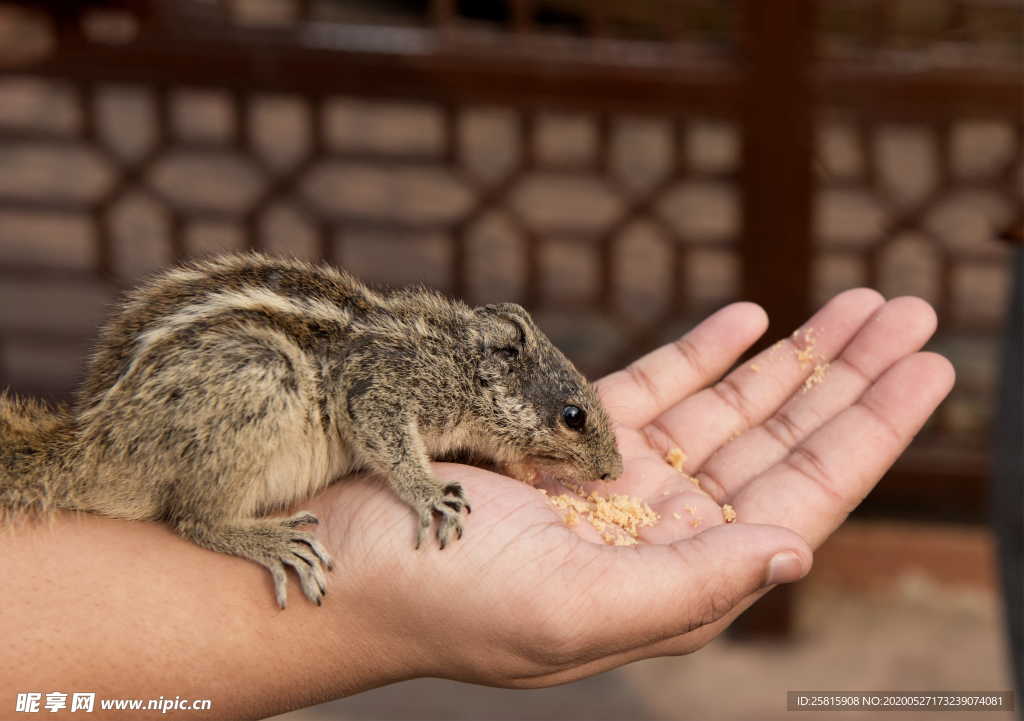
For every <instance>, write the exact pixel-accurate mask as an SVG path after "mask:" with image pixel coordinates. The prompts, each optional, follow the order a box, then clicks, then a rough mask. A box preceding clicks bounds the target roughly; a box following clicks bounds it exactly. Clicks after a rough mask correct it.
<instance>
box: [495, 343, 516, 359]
mask: <svg viewBox="0 0 1024 721" xmlns="http://www.w3.org/2000/svg"><path fill="white" fill-rule="evenodd" d="M494 354H495V355H497V356H498V357H500V358H502V359H504V360H508V361H510V360H515V359H516V357H517V356H518V355H519V351H518V350H516V349H515V348H513V347H512V346H506V347H505V348H498V349H497V350H496V351H494Z"/></svg>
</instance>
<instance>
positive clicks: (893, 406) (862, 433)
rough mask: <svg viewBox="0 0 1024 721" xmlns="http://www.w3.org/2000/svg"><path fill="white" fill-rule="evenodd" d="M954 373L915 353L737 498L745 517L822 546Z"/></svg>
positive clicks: (920, 422) (904, 443) (944, 362)
mask: <svg viewBox="0 0 1024 721" xmlns="http://www.w3.org/2000/svg"><path fill="white" fill-rule="evenodd" d="M953 379H954V372H953V367H952V366H951V365H950V363H949V361H947V360H946V359H945V358H943V357H942V356H939V355H936V354H934V353H915V354H914V355H912V356H908V357H906V358H904V359H902V360H900V361H898V362H897V363H896V364H895V365H893V366H892V367H891V368H890V369H888V370H887V371H885V372H884V373H883V374H882V376H881V377H880V378H879V379H878V380H877V381H876V382H875V383H874V384H873V385H872V386H871V387H870V388H869V389H868V390H867V391H866V392H865V393H864V394H863V396H861V398H860V399H859V400H858V401H857V402H856V403H855V404H854V405H852V406H850V407H849V408H847V409H846V410H844V411H842V412H841V413H839V414H838V415H837V416H836V417H835V418H833V419H832V420H830V421H829V422H828V423H826V424H825V425H824V426H822V427H821V428H819V429H818V430H817V431H815V432H814V433H812V434H811V435H810V436H808V437H807V438H806V439H805V440H804V441H803V442H802V443H801V444H800V445H799V446H797V447H796V448H795V449H794V450H793V451H792V452H791V453H790V454H788V455H787V456H786V458H784V459H783V460H782V461H780V462H779V463H777V464H776V465H775V466H773V467H772V468H770V469H768V470H767V471H765V472H764V473H762V474H761V475H759V476H758V477H757V478H754V479H753V480H751V481H750V482H749V483H748V484H747V485H746V486H745V487H744V488H743V489H742V490H741V491H740V492H739V493H738V494H737V495H736V497H735V498H734V500H733V503H734V505H735V507H736V511H737V513H738V514H739V518H740V519H741V520H743V521H745V522H749V523H774V524H778V525H781V526H785V527H786V528H791V529H793V530H794V531H796V532H797V533H799V534H800V535H801V536H803V537H804V538H806V539H807V540H808V542H809V543H810V544H811V545H812V546H815V547H816V546H817V545H819V544H820V543H821V542H822V541H823V540H824V539H825V538H827V537H828V535H829V534H830V533H831V532H832V531H833V530H835V528H836V527H838V526H839V524H840V523H842V521H843V519H845V518H846V516H847V514H849V512H850V511H851V510H853V509H854V508H855V507H856V506H857V504H859V503H860V502H861V500H862V499H863V498H864V496H866V495H867V494H868V492H869V491H870V490H871V489H872V488H873V487H874V486H875V484H876V483H877V482H878V480H879V479H880V478H881V477H882V474H883V473H885V471H886V470H887V469H888V468H889V467H890V466H891V465H892V464H893V462H894V461H895V460H896V458H897V457H898V456H899V454H900V453H902V452H903V450H904V449H905V448H906V447H907V445H908V444H909V443H910V441H911V439H912V438H913V437H914V435H915V434H916V433H917V431H918V430H920V428H921V426H923V425H924V422H925V421H926V420H927V419H928V416H929V415H931V413H932V411H934V410H935V408H936V407H937V406H938V405H939V403H940V402H941V401H942V399H943V398H945V397H946V395H947V394H948V393H949V391H950V389H951V388H952V386H953Z"/></svg>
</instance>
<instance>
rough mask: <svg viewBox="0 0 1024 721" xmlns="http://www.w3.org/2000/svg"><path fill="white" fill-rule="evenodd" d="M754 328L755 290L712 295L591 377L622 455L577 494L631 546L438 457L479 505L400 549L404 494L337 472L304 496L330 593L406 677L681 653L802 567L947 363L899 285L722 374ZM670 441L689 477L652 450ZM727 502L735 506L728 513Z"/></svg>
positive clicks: (544, 674)
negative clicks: (655, 341) (699, 313)
mask: <svg viewBox="0 0 1024 721" xmlns="http://www.w3.org/2000/svg"><path fill="white" fill-rule="evenodd" d="M766 325H767V319H766V317H765V314H764V312H763V311H762V310H761V309H760V308H758V307H757V306H754V305H751V304H746V303H739V304H735V305H732V306H729V307H727V308H725V309H723V310H721V311H719V312H718V313H716V314H715V315H713V316H711V317H710V318H708V319H707V320H706V321H704V322H703V323H702V324H701V325H699V326H698V327H697V328H695V329H694V330H693V331H691V332H690V333H689V334H688V335H686V336H685V337H684V338H682V339H680V340H678V341H676V342H675V343H673V344H670V345H667V346H664V347H662V348H660V349H658V350H656V351H654V352H652V353H651V354H649V355H647V356H645V357H644V358H641V359H639V360H638V361H636V362H635V363H633V364H632V365H631V366H630V367H629V368H627V369H625V370H622V371H618V372H616V373H613V374H612V375H610V376H608V377H606V378H604V379H602V380H601V381H600V382H599V383H598V388H599V392H600V394H601V396H602V399H603V401H604V403H605V405H606V407H607V409H608V411H609V414H610V416H611V417H612V419H613V422H614V423H615V424H616V432H617V436H618V441H619V447H620V450H621V451H622V455H623V458H624V461H625V473H624V474H623V476H622V478H620V479H619V480H618V481H615V482H614V483H612V484H601V483H597V484H594V485H593V487H592V490H595V491H597V492H599V493H601V494H605V493H623V494H628V495H631V496H635V497H640V498H642V499H644V500H645V501H646V502H647V503H648V504H650V506H651V507H652V508H654V509H655V510H656V511H657V512H658V513H659V514H660V516H661V520H660V521H659V522H658V523H657V524H656V525H655V526H653V527H649V528H644V529H642V530H641V533H640V543H639V544H637V545H635V546H629V547H619V546H610V545H607V544H605V543H604V541H603V540H602V539H601V536H600V535H599V534H598V533H597V532H596V531H595V530H594V529H593V528H592V527H591V526H589V525H588V524H586V523H583V522H581V523H580V524H578V525H576V526H574V527H573V528H571V529H570V528H568V527H567V526H566V525H565V524H564V523H563V522H562V517H561V515H560V514H559V513H558V512H557V511H556V510H555V509H553V508H552V507H551V506H550V504H549V503H548V502H547V500H546V499H545V497H544V496H543V495H542V494H540V493H538V491H537V490H536V489H534V488H531V487H529V486H526V485H524V484H522V483H519V482H518V481H515V480H513V479H510V478H507V477H504V476H500V475H497V474H494V473H489V472H487V471H484V470H481V469H478V468H473V467H470V466H462V465H453V464H437V465H436V466H435V472H436V473H437V475H438V477H440V478H444V479H448V480H453V481H458V482H460V483H462V484H463V485H464V487H465V488H466V490H467V492H468V495H469V497H470V499H471V501H472V504H473V509H474V510H473V513H472V515H471V516H469V517H468V518H467V519H466V535H465V538H463V539H462V541H461V542H459V543H456V544H454V545H453V546H450V547H449V548H448V549H446V550H444V551H441V550H440V549H438V548H436V547H433V546H431V547H429V548H424V549H421V550H420V551H414V550H413V549H412V540H413V534H414V531H415V529H414V522H413V519H412V517H411V515H410V512H409V511H408V509H407V508H405V507H404V506H403V505H402V504H401V503H400V502H399V501H398V500H397V499H395V498H394V497H393V495H392V494H390V493H388V492H386V490H385V489H383V488H382V484H381V483H380V482H379V480H374V479H354V480H351V481H345V482H343V483H339V484H336V485H334V486H332V487H331V488H330V489H328V490H327V491H326V492H324V493H323V494H321V496H320V497H318V498H317V499H316V500H315V501H314V503H313V504H312V506H313V508H312V510H314V511H316V512H318V513H319V515H320V517H321V519H322V521H323V523H322V525H321V527H320V529H319V533H320V535H321V536H322V537H323V538H324V539H325V540H326V541H327V543H328V544H329V547H330V548H331V550H332V552H333V553H334V554H335V558H336V560H337V566H336V571H335V573H334V574H333V578H331V579H330V593H331V594H332V596H333V595H335V594H336V593H337V594H346V593H352V594H353V599H352V600H353V602H355V603H358V604H362V605H364V606H365V607H367V608H370V609H372V610H373V614H372V615H373V618H375V619H376V618H384V619H387V620H388V624H387V628H388V632H389V633H392V634H397V635H399V637H402V638H404V639H407V641H406V643H407V644H408V645H409V646H410V647H411V653H410V657H411V658H413V659H416V660H415V661H414V662H413V663H412V665H411V666H410V668H409V675H433V676H445V677H450V678H456V679H460V680H467V681H477V682H484V683H491V684H498V685H507V686H540V685H548V684H553V683H559V682H564V681H568V680H572V679H575V678H579V677H582V676H586V675H590V674H592V673H597V672H599V671H603V670H607V669H609V668H613V667H615V666H618V665H621V664H623V663H627V662H629V661H632V660H636V659H641V658H647V657H651V656H658V655H666V654H680V653H687V652H690V651H693V650H696V649H697V648H699V647H700V646H702V645H704V644H705V643H707V642H708V641H709V640H711V639H712V638H714V637H715V636H716V635H717V634H719V633H720V632H721V631H722V630H723V629H724V628H725V627H726V626H727V625H728V623H729V622H731V620H732V619H734V618H735V617H736V616H737V615H738V614H739V613H741V612H742V611H743V610H744V609H745V608H746V607H748V606H749V605H750V604H751V603H753V602H754V601H755V600H756V599H757V597H759V595H760V594H761V593H763V592H764V591H765V590H766V589H767V588H768V587H770V585H772V584H773V583H777V582H786V581H793V580H796V579H797V578H799V577H801V576H803V575H804V574H805V573H806V572H807V570H809V568H810V563H811V549H812V548H816V547H817V546H818V545H820V544H821V543H822V542H823V541H824V540H825V539H826V538H827V537H828V535H829V534H831V533H832V531H834V530H835V529H836V527H838V526H839V524H840V523H842V521H843V520H844V519H845V517H846V515H847V514H848V513H849V512H850V511H851V510H852V509H853V508H855V507H856V506H857V504H858V503H859V502H860V501H861V500H862V499H863V497H864V496H865V495H866V494H867V493H868V492H869V491H870V490H871V488H872V487H873V486H874V485H875V484H876V483H877V482H878V480H879V479H880V478H881V477H882V475H883V473H884V472H885V471H886V469H888V468H889V466H890V465H891V464H892V463H893V461H894V460H895V459H896V457H897V456H898V455H899V454H900V452H901V451H902V450H903V448H904V447H905V446H906V445H907V443H909V441H910V439H911V438H912V437H913V435H914V434H915V433H916V432H917V431H918V429H919V428H920V427H921V426H922V425H923V423H924V421H925V420H926V419H927V417H928V416H929V415H930V414H931V412H932V411H933V410H934V408H935V407H936V405H938V403H939V402H940V401H941V400H942V398H943V397H945V395H946V394H947V393H948V392H949V389H950V388H951V386H952V382H953V373H952V368H951V367H950V365H949V363H948V362H947V361H946V360H945V359H943V358H941V357H939V356H936V355H934V354H930V353H918V352H917V351H918V350H919V349H920V348H921V347H922V346H923V345H924V343H925V342H926V341H927V339H928V338H929V337H930V336H931V334H932V333H933V332H934V329H935V316H934V313H933V312H932V310H931V308H930V307H929V306H928V305H927V304H925V303H924V302H923V301H920V300H917V299H914V298H899V299H895V300H893V301H890V302H888V303H886V302H885V301H884V299H882V298H881V296H879V295H878V294H877V293H875V292H874V291H870V290H864V289H861V290H855V291H848V292H846V293H843V294H841V295H839V296H837V297H836V298H834V299H833V300H832V301H831V302H830V303H828V304H827V305H826V306H825V307H824V308H822V309H821V311H819V312H818V313H817V314H816V315H815V316H814V317H812V318H811V319H810V320H809V321H808V323H807V324H805V325H804V326H803V327H802V328H801V329H799V330H798V332H797V333H795V334H794V336H791V337H789V338H787V339H785V340H783V341H781V342H780V343H779V344H777V345H776V346H774V347H772V348H771V349H769V350H767V351H765V352H763V353H762V354H760V355H759V356H758V357H756V358H754V359H753V360H751V361H750V362H748V363H745V364H743V365H742V366H740V367H738V368H736V369H735V370H733V371H732V372H731V373H729V374H728V375H726V376H725V377H724V378H722V375H723V374H724V373H725V372H726V371H728V370H729V368H731V367H732V366H733V365H734V364H735V363H736V361H737V359H738V358H739V357H740V356H741V354H742V353H743V352H744V351H745V350H746V349H747V348H748V347H749V346H750V345H751V344H752V343H753V342H754V341H755V340H756V339H757V338H758V337H760V335H761V334H762V333H763V332H764V330H765V328H766ZM826 364H827V365H826ZM720 379H721V380H720ZM808 379H810V380H808ZM672 448H680V449H682V450H683V451H684V452H685V454H686V460H685V472H686V474H689V475H692V476H693V477H695V478H696V479H697V480H698V481H699V482H700V488H698V487H697V485H695V484H694V483H693V481H692V480H691V479H690V478H689V477H688V476H687V475H682V474H680V473H678V472H676V471H675V470H674V469H673V468H672V467H671V466H670V465H669V464H668V463H666V461H665V455H666V453H667V452H668V451H669V450H670V449H672ZM555 492H565V491H564V490H556V491H555ZM724 503H729V504H731V505H733V506H734V507H735V510H736V513H737V515H738V522H737V523H734V524H728V525H726V524H724V523H723V519H722V512H721V509H720V506H719V504H724ZM773 559H774V560H773ZM353 579H358V582H356V581H354V580H353ZM327 603H328V604H330V603H331V598H330V597H329V598H328V599H327Z"/></svg>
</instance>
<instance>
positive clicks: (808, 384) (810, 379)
mask: <svg viewBox="0 0 1024 721" xmlns="http://www.w3.org/2000/svg"><path fill="white" fill-rule="evenodd" d="M828 367H829V364H828V363H819V364H818V365H816V366H814V372H812V373H811V374H810V375H809V376H807V380H805V381H804V385H803V391H802V392H804V393H806V392H807V391H809V390H811V388H814V386H816V385H818V384H819V383H821V382H822V381H823V380H825V373H827V372H828Z"/></svg>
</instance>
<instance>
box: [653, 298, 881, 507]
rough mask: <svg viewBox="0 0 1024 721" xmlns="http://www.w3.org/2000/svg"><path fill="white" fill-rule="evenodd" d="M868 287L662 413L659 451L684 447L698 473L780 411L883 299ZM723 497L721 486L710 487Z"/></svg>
mask: <svg viewBox="0 0 1024 721" xmlns="http://www.w3.org/2000/svg"><path fill="white" fill-rule="evenodd" d="M884 302H885V301H884V299H883V298H882V296H881V295H879V294H878V293H877V292H875V291H873V290H869V289H867V288H858V289H855V290H849V291H846V292H845V293H840V294H839V295H837V296H836V297H835V298H833V299H832V300H830V301H829V302H828V303H827V304H825V306H824V307H823V308H822V309H821V310H819V311H818V312H817V313H816V314H815V315H814V316H813V317H812V318H811V319H810V320H809V321H808V322H807V323H806V324H804V325H803V326H802V327H801V328H800V329H798V330H797V331H796V332H795V333H794V334H793V335H792V336H790V337H788V338H785V339H783V340H781V341H779V343H776V344H775V345H774V346H772V347H771V348H770V349H768V350H766V351H764V352H762V353H760V354H758V355H757V356H756V357H755V358H754V359H753V361H751V362H750V363H744V364H743V366H742V367H740V368H738V369H736V370H735V371H733V372H732V373H730V374H729V375H728V376H726V377H725V378H724V379H723V380H722V381H721V382H719V383H717V384H715V385H714V386H712V387H710V388H707V389H705V390H703V391H701V392H699V393H696V394H694V395H692V396H690V397H689V398H686V399H684V400H683V401H681V402H680V403H677V404H676V405H674V406H672V407H671V408H669V409H668V410H666V411H665V412H664V413H662V414H661V415H660V416H659V417H658V418H657V419H656V420H655V421H653V422H652V423H651V424H650V425H648V426H647V427H646V428H645V433H646V435H647V438H648V442H649V443H650V445H651V446H652V447H653V448H654V450H655V451H656V452H657V453H658V454H659V455H664V454H665V453H667V452H668V450H669V449H670V448H673V447H678V448H681V449H683V451H684V452H685V453H686V462H685V468H686V469H687V470H688V472H690V473H693V469H697V468H700V466H701V465H702V464H703V463H704V461H705V460H707V458H708V457H709V456H710V455H711V454H712V453H713V452H714V451H715V450H716V449H717V448H719V447H720V446H722V445H723V444H725V443H727V442H728V441H729V440H730V439H732V438H736V437H738V436H739V435H740V434H741V433H743V432H744V431H746V430H747V429H748V428H751V427H753V426H756V425H758V424H760V423H761V422H762V421H764V419H765V418H767V417H768V416H770V415H771V414H772V413H774V412H775V411H776V410H777V409H778V408H779V406H781V405H782V403H783V402H785V400H786V399H787V398H789V397H790V396H791V395H793V393H794V392H796V391H797V390H799V388H800V386H801V385H802V384H803V383H804V381H805V380H806V379H807V377H808V376H809V375H810V374H811V373H812V372H813V369H814V366H815V364H823V363H825V362H828V361H829V360H831V359H832V358H834V357H835V356H836V355H837V354H838V353H839V352H840V351H841V350H842V349H843V348H844V347H845V346H846V345H847V343H849V341H850V339H851V338H853V336H854V335H855V334H856V333H857V331H858V330H860V328H861V327H862V326H863V325H864V323H865V322H866V321H867V320H868V318H870V317H871V315H872V314H873V313H874V312H875V310H876V309H877V308H879V307H880V306H881V305H882V304H883V303H884ZM707 490H708V491H709V492H711V493H712V494H713V495H715V497H716V498H721V497H722V494H721V492H720V490H719V489H715V488H713V487H710V488H708V489H707Z"/></svg>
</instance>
